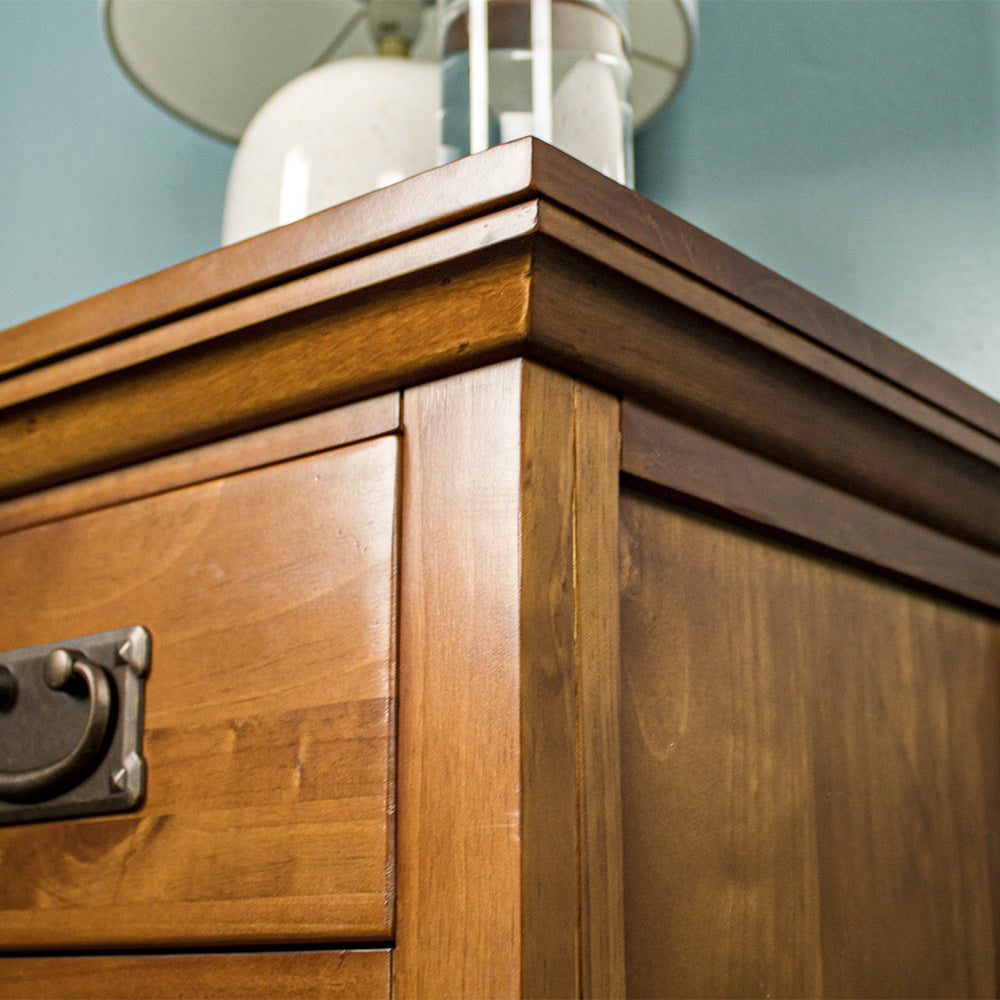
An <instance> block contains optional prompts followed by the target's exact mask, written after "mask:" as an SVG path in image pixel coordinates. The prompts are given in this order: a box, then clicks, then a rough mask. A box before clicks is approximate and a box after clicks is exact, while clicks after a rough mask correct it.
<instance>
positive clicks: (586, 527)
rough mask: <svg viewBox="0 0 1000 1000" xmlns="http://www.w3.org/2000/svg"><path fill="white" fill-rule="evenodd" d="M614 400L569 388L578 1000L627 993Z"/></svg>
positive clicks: (618, 432)
mask: <svg viewBox="0 0 1000 1000" xmlns="http://www.w3.org/2000/svg"><path fill="white" fill-rule="evenodd" d="M620 425H621V415H620V403H619V401H618V400H617V399H615V398H614V397H612V396H608V395H606V394H605V393H602V392H598V391H597V390H595V389H592V388H591V387H589V386H586V385H583V384H580V383H577V385H576V387H575V390H574V428H573V441H574V464H575V483H576V488H575V495H574V502H573V517H574V533H575V542H574V574H575V575H574V586H575V591H576V647H577V649H576V659H577V690H578V694H577V706H578V708H577V711H578V713H579V719H578V722H577V725H578V727H579V734H580V735H579V765H578V767H579V777H578V780H579V783H580V854H581V861H580V883H581V884H580V934H581V936H582V943H581V959H582V973H581V996H583V997H608V998H611V997H624V996H625V903H624V896H623V887H622V878H621V872H622V866H623V863H624V861H623V846H622V788H621V759H620V758H621V731H620V728H619V717H620V707H619V691H620V686H621V679H620V676H619V663H618V653H619V644H620V639H621V637H620V634H619V621H618V602H617V601H616V600H609V596H610V595H612V594H615V593H617V591H618V479H619V477H618V475H617V474H616V471H615V470H616V469H617V468H618V465H619V463H620V461H621V430H620Z"/></svg>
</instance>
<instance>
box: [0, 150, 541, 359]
mask: <svg viewBox="0 0 1000 1000" xmlns="http://www.w3.org/2000/svg"><path fill="white" fill-rule="evenodd" d="M537 152H538V150H537V148H536V147H535V145H534V144H533V143H532V142H531V141H528V142H521V143H512V144H508V145H507V146H505V147H503V148H502V149H495V150H491V151H490V152H489V154H488V155H487V156H480V157H470V158H467V159H465V160H463V161H461V162H459V163H454V164H449V165H447V166H445V167H441V168H439V169H438V170H435V171H433V172H432V173H429V174H424V175H422V176H419V177H413V178H410V179H408V180H407V181H406V182H405V183H404V184H402V185H393V186H392V187H390V188H383V189H381V190H379V191H374V192H372V193H371V194H369V195H366V196H365V197H363V198H358V199H355V200H353V201H350V202H347V203H346V204H344V205H338V206H337V207H336V208H335V209H332V210H330V211H326V212H320V213H318V214H316V215H312V216H310V217H309V218H307V219H303V220H301V221H300V222H296V223H295V224H293V225H290V226H283V227H281V228H279V229H275V230H272V231H271V232H269V233H266V234H263V235H262V236H259V237H256V238H254V239H251V240H246V241H243V242H241V243H238V244H235V245H233V246H229V247H221V248H220V249H218V250H215V251H213V252H211V253H209V254H205V255H203V256H201V257H196V258H194V259H193V260H190V261H185V262H184V263H182V264H178V265H176V266H175V267H171V268H167V269H166V270H163V271H159V272H157V273H156V274H153V275H150V276H148V277H145V278H141V279H139V280H138V281H134V282H130V283H129V284H127V285H123V286H121V287H120V288H115V289H112V290H110V291H107V292H104V293H103V294H100V295H96V296H94V297H92V298H89V299H86V300H84V301H82V302H79V303H75V304H73V305H70V306H67V307H65V308H63V309H60V310H58V311H56V312H54V313H51V314H49V315H47V316H42V317H40V318H38V319H33V320H29V321H27V322H26V323H22V324H20V325H18V326H15V327H12V328H11V329H10V330H7V331H6V332H5V333H4V334H3V337H2V341H0V345H2V346H0V375H2V374H7V373H9V372H12V371H16V370H18V369H22V368H27V367H31V366H35V365H37V364H38V363H40V362H43V361H46V360H49V359H52V358H55V357H59V356H62V355H68V354H72V353H76V352H78V351H80V350H82V349H85V348H86V347H87V346H88V345H91V344H97V343H104V342H109V341H113V340H116V339H119V338H121V337H123V336H125V335H127V334H129V333H130V332H133V331H138V330H143V329H147V328H149V327H152V326H156V325H160V324H162V323H165V322H171V321H173V320H174V319H176V318H178V317H180V316H185V315H189V314H191V313H192V312H195V311H199V310H203V309H206V308H212V307H214V306H216V305H219V304H221V303H224V302H227V301H230V300H233V299H237V298H240V297H242V296H245V295H248V294H253V293H255V292H258V291H260V290H263V289H266V288H271V287H275V286H277V285H280V284H282V283H285V282H288V281H294V280H296V279H297V278H299V277H301V276H303V275H306V274H310V273H313V272H316V271H320V270H324V269H326V268H328V267H332V266H335V265H337V264H341V263H343V262H345V261H348V260H352V259H355V258H358V257H363V256H365V255H367V254H371V253H373V252H376V251H378V250H381V249H383V248H385V247H387V246H393V245H395V244H398V243H403V242H406V241H407V240H408V239H411V238H414V237H417V236H422V235H425V234H427V233H431V232H434V231H435V230H438V229H441V228H444V227H446V226H448V225H452V224H459V223H461V222H462V221H464V220H465V219H468V218H469V217H475V216H478V215H482V214H486V213H489V212H492V211H495V210H497V209H499V208H502V207H504V206H506V205H511V204H515V203H517V202H519V201H525V200H527V201H530V200H533V198H532V190H533V181H532V173H533V171H534V169H535V157H536V156H537ZM557 155H558V154H557Z"/></svg>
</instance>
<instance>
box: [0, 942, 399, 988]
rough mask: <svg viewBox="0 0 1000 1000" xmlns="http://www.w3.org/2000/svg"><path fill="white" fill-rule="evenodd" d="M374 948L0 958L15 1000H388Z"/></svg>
mask: <svg viewBox="0 0 1000 1000" xmlns="http://www.w3.org/2000/svg"><path fill="white" fill-rule="evenodd" d="M389 973H390V958H389V951H388V949H383V950H380V951H302V952H296V951H290V952H256V953H251V954H237V955H206V954H191V955H107V956H105V955H101V956H90V955H79V956H72V955H69V956H67V955H62V956H59V957H55V958H0V998H6V997H10V998H16V1000H132V998H139V997H141V998H142V1000H178V998H179V997H193V998H197V1000H237V998H238V1000H388V998H389V991H390V986H389Z"/></svg>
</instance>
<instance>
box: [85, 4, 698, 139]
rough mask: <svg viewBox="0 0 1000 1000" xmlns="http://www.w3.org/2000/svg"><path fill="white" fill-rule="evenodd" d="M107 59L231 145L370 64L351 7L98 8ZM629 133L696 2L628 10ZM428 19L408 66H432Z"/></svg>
mask: <svg viewBox="0 0 1000 1000" xmlns="http://www.w3.org/2000/svg"><path fill="white" fill-rule="evenodd" d="M104 16H105V27H106V32H107V35H108V39H109V41H110V44H111V48H112V51H113V52H114V54H115V57H116V58H117V59H118V62H119V63H120V64H121V65H122V67H123V68H124V70H125V72H126V73H127V74H128V75H129V77H130V78H131V79H132V80H133V82H134V83H135V84H136V86H138V87H139V88H140V89H142V90H143V91H145V92H146V93H147V94H148V95H149V96H150V97H152V98H153V99H154V100H155V101H157V102H158V103H159V104H161V105H162V106H163V107H165V108H166V109H167V110H168V111H170V112H171V113H172V114H174V115H176V116H177V117H178V118H181V119H183V120H185V121H187V122H190V123H191V124H193V125H196V126H197V127H198V128H200V129H203V130H204V131H206V132H209V133H210V134H212V135H216V136H219V137H221V138H224V139H227V140H228V141H230V142H234V143H235V142H238V141H239V139H240V136H242V134H243V131H244V130H245V128H246V127H247V125H248V123H249V122H250V119H251V118H252V117H253V116H254V114H255V113H256V112H257V110H258V108H260V106H261V105H262V104H263V103H264V102H265V101H266V100H267V99H268V98H269V97H270V96H271V95H272V94H273V93H275V91H277V90H278V89H279V88H280V87H282V86H283V85H284V84H286V83H287V82H288V81H289V80H291V79H293V78H294V77H296V76H298V75H299V74H300V73H303V72H305V71H306V70H308V69H310V68H312V67H313V66H316V65H318V64H319V63H321V62H325V61H327V60H329V59H342V58H348V57H352V56H361V55H372V54H374V44H373V42H372V40H371V37H370V33H369V31H368V25H367V23H366V20H365V7H364V4H363V3H362V2H361V0H105V14H104ZM629 20H630V22H631V32H630V34H631V42H632V74H633V75H632V108H633V115H634V120H635V124H636V126H639V125H641V124H642V123H643V122H645V121H646V120H647V119H649V118H651V117H652V116H653V115H654V114H655V113H656V112H657V111H658V110H659V109H660V108H662V107H663V106H664V105H665V104H666V103H667V101H669V100H670V98H671V97H672V96H673V94H674V92H675V91H676V90H677V88H678V87H679V86H680V85H681V83H682V82H683V80H684V77H685V75H686V73H687V70H688V67H689V65H690V63H691V59H692V56H693V53H694V48H695V43H696V39H697V32H698V11H697V0H629ZM437 33H438V32H437V10H436V7H435V6H434V5H431V6H429V7H427V8H426V10H425V11H424V26H423V29H422V30H421V32H420V35H419V36H418V37H417V39H416V42H415V43H414V46H413V49H412V51H411V53H410V54H411V56H413V58H415V59H419V60H436V59H437V58H438V39H437Z"/></svg>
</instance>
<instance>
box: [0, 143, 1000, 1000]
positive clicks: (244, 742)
mask: <svg viewBox="0 0 1000 1000" xmlns="http://www.w3.org/2000/svg"><path fill="white" fill-rule="evenodd" d="M0 370H2V372H3V376H2V378H0V497H2V499H0V565H2V566H3V584H2V595H3V602H2V605H0V650H6V651H16V650H21V649H23V648H25V647H34V646H45V645H46V644H53V643H60V644H66V647H67V648H71V647H72V642H74V641H75V640H76V639H77V637H81V636H88V635H91V634H94V633H102V632H104V631H105V630H110V629H117V628H122V627H125V626H135V625H141V626H143V627H144V628H145V629H147V630H148V633H149V635H150V637H151V660H150V666H149V670H148V673H147V674H146V675H145V680H144V683H145V690H144V709H143V728H142V735H141V753H142V756H143V758H144V760H145V769H146V785H145V793H144V796H143V798H142V801H141V802H140V803H139V804H138V807H137V808H135V809H133V810H131V811H124V812H113V813H104V814H99V815H86V816H73V817H67V818H45V819H42V820H39V821H35V822H19V823H14V824H10V825H6V826H0V865H2V871H3V878H2V880H0V996H13V997H27V996H36V997H45V996H48V997H71V996H72V997H127V996H134V997H138V996H144V997H180V996H198V997H244V996H245V997H283V996H287V997H307V996H309V997H311V996H316V997H361V996H365V997H379V996H382V997H388V996H395V997H400V998H402V997H410V996H412V997H516V996H551V997H572V996H578V997H598V996H624V995H630V996H639V997H652V996H715V997H720V996H750V995H761V996H764V995H775V996H777V995H800V996H805V995H808V996H840V997H842V996H911V997H912V996H916V995H921V996H958V995H961V996H991V995H995V991H996V989H997V986H998V981H997V968H998V950H997V944H996V940H997V931H998V925H1000V820H998V816H1000V809H998V807H1000V801H998V798H1000V794H998V793H1000V753H998V742H1000V676H998V672H1000V521H998V519H997V517H996V512H997V510H1000V404H997V403H995V402H993V401H990V400H987V399H985V398H984V397H982V396H980V395H979V394H977V393H975V392H974V391H973V390H971V389H969V388H968V387H966V386H964V385H962V384H961V383H959V382H957V381H956V380H954V379H952V378H950V377H949V376H947V375H945V374H944V373H943V372H940V371H938V370H937V369H935V368H934V367H933V366H931V365H930V364H929V363H927V362H924V361H922V360H921V359H919V358H917V357H915V356H914V355H912V354H910V353H909V352H907V351H905V350H904V349H903V348H901V347H899V346H898V345H896V344H893V343H892V342H891V341H888V340H887V339H885V338H883V337H881V336H880V335H878V334H876V333H875V332H874V331H871V330H870V329H868V328H866V327H864V326H863V325H862V324H860V323H858V322H857V321H855V320H853V319H851V318H849V317H847V316H845V315H844V314H842V313H840V312H838V311H837V310H835V309H833V308H832V307H830V306H829V305H827V304H825V303H822V302H820V301H818V300H817V299H815V298H814V297H812V296H811V295H809V294H808V293H806V292H804V291H803V290H801V289H798V288H795V287H794V286H792V285H791V284H789V283H787V282H785V281H783V280H782V279H780V278H778V277H777V276H775V275H773V274H771V273H770V272H768V271H766V270H765V269H764V268H762V267H760V266H759V265H756V264H754V263H753V262H751V261H748V260H746V259H745V258H743V257H741V256H740V255H739V254H737V253H736V252H735V251H733V250H731V249H729V248H727V247H725V246H723V245H722V244H720V243H718V242H717V241H715V240H713V239H711V238H710V237H708V236H706V235H705V234H703V233H699V232H698V231H696V230H694V229H692V228H691V227H689V226H688V225H686V224H685V223H683V222H681V221H680V220H678V219H676V218H675V217H674V216H671V215H670V214H669V213H667V212H665V211H663V210H662V209H659V208H657V207H655V206H653V205H651V204H649V203H648V202H646V201H644V200H643V199H642V198H640V197H639V196H637V195H635V194H634V193H632V192H629V191H626V190H624V189H622V188H620V187H618V186H617V185H614V184H613V183H611V182H609V181H607V180H605V179H604V178H601V177H598V176H597V175H595V174H593V173H592V172H591V171H589V170H587V169H586V168H585V167H583V166H581V165H580V164H578V163H576V162H575V161H573V160H570V159H569V158H568V157H565V156H564V155H562V154H560V153H558V152H556V151H554V150H552V149H551V148H549V147H546V146H544V145H542V144H540V143H538V142H536V141H534V140H523V141H520V142H517V143H514V144H511V145H508V146H504V147H500V148H498V149H495V150H491V151H488V152H487V153H485V154H482V155H480V156H476V157H472V158H469V159H467V160H464V161H460V162H458V163H455V164H452V165H449V166H447V167H443V168H441V169H439V170H437V171H433V172H431V173H429V174H426V175H423V176H421V177H417V178H413V179H411V180H409V181H406V182H404V183H403V184H401V185H398V186H396V187H394V188H389V189H385V190H382V191H379V192H376V193H374V194H372V195H369V196H366V197H365V198H361V199H358V200H357V201H354V202H351V203H348V204H346V205H343V206H340V207H338V208H335V209H332V210H330V211H329V212H325V213H321V214H319V215H317V216H313V217H311V218H309V219H306V220H303V221H302V222H301V223H296V224H295V225H292V226H289V227H285V228H284V229H280V230H276V231H274V232H271V233H267V234H264V235H263V236H260V237H257V238H255V239H253V240H249V241H246V242H245V243H242V244H237V245H234V246H231V247H227V248H224V249H222V250H219V251H216V252H214V253H212V254H209V255H207V256H205V257H203V258H198V259H196V260H194V261H189V262H187V263H185V264H181V265H178V266H177V267H175V268H171V269H169V270H167V271H164V272H161V273H159V274H156V275H152V276H150V277H149V278H145V279H142V280H141V281H138V282H135V283H133V284H132V285H128V286H123V287H122V288H120V289H115V290H113V291H111V292H108V293H105V294H104V295H101V296H97V297H96V298H94V299H90V300H87V301H85V302H82V303H79V304H77V305H74V306H71V307H68V308H67V309H64V310H61V311H60V312H57V313H54V314H52V315H51V316H47V317H42V318H41V319H38V320H35V321H32V322H30V323H27V324H24V325H22V326H20V327H15V328H13V329H12V330H9V331H7V332H6V333H4V334H2V335H0ZM2 662H3V656H0V663H2ZM53 697H54V698H62V699H63V700H64V701H65V700H67V699H69V698H70V696H69V695H67V694H65V693H60V694H58V695H56V694H53ZM76 698H77V701H78V702H82V704H81V705H78V706H77V708H76V711H77V714H78V715H80V716H81V717H82V714H86V699H85V698H83V696H82V695H81V694H80V693H79V692H78V693H77V696H76ZM70 700H71V699H70ZM19 710H24V704H19V703H18V702H17V700H16V699H15V700H13V701H12V702H10V703H9V704H8V705H7V707H6V709H5V710H4V711H3V712H0V753H2V754H5V755H6V756H3V757H0V761H3V762H4V763H2V764H0V771H4V769H5V768H6V769H7V771H10V770H11V768H12V764H11V763H10V761H11V760H15V759H16V760H18V761H23V760H26V759H28V757H30V751H29V750H25V749H24V748H23V747H21V746H16V747H15V746H13V745H12V744H11V742H10V738H9V736H8V742H7V743H6V744H5V743H4V727H5V726H6V727H7V732H8V733H10V732H12V731H14V729H13V726H14V725H15V724H22V725H23V719H21V718H20V717H19V716H18V715H17V713H18V712H19ZM116 724H118V723H116ZM65 728H67V729H72V725H69V724H67V725H66V726H65ZM17 731H18V732H20V731H21V730H17ZM66 739H67V740H69V741H70V742H71V741H72V740H71V738H70V737H67V738H66ZM109 739H110V737H109ZM101 752H102V753H107V754H110V753H111V751H110V750H109V749H107V747H106V746H105V749H104V750H102V751H101ZM45 763H47V761H44V760H39V761H37V763H35V764H34V765H32V766H36V767H37V766H40V765H43V764H45ZM19 766H26V765H23V764H21V765H19ZM94 766H95V767H96V768H97V770H96V771H94V772H93V773H94V775H97V776H100V775H101V774H103V772H102V771H101V770H100V768H101V767H103V766H104V764H103V763H95V765H94ZM87 780H89V781H96V780H97V779H96V778H95V777H94V776H93V775H92V776H91V777H90V778H88V779H87ZM102 780H103V779H102ZM60 794H62V793H60ZM55 798H58V796H55Z"/></svg>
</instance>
